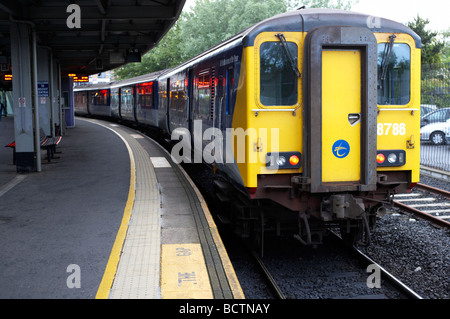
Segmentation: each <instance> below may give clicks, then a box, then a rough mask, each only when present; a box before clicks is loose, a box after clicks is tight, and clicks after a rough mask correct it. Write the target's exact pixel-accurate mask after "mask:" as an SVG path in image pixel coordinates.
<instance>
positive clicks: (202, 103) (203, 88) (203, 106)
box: [198, 71, 211, 116]
mask: <svg viewBox="0 0 450 319" xmlns="http://www.w3.org/2000/svg"><path fill="white" fill-rule="evenodd" d="M210 105H211V82H210V76H209V71H207V72H203V73H200V75H199V77H198V111H199V113H200V114H202V115H205V116H206V115H209V112H210Z"/></svg>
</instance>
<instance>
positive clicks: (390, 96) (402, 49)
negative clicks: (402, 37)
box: [377, 43, 411, 105]
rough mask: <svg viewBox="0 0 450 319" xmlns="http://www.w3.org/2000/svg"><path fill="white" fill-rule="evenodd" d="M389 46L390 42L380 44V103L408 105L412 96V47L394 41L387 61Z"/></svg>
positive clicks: (378, 87)
mask: <svg viewBox="0 0 450 319" xmlns="http://www.w3.org/2000/svg"><path fill="white" fill-rule="evenodd" d="M388 47H389V43H380V44H378V85H377V89H378V105H406V104H408V103H409V101H410V96H411V48H410V47H409V45H408V44H406V43H394V45H393V47H392V51H391V53H390V56H389V61H386V59H387V56H388V54H387V52H388V50H387V49H388ZM383 67H384V68H386V70H383ZM383 71H384V72H383ZM383 74H384V78H383Z"/></svg>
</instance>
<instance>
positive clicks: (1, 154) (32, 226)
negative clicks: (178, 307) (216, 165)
mask: <svg viewBox="0 0 450 319" xmlns="http://www.w3.org/2000/svg"><path fill="white" fill-rule="evenodd" d="M13 125H14V124H13V119H12V118H11V117H7V118H4V117H3V118H2V119H1V122H0V142H1V143H3V145H7V144H8V143H10V142H11V141H12V140H13V139H14V127H13ZM57 151H58V152H60V153H59V154H56V155H57V158H55V159H52V160H51V162H50V163H47V161H46V160H45V156H46V152H42V159H43V160H42V172H39V173H28V174H18V173H16V167H15V165H13V162H12V161H13V157H12V150H11V149H10V148H5V147H1V148H0V298H2V299H5V298H14V299H18V298H43V299H53V298H56V299H72V298H83V299H90V298H97V299H139V298H150V299H180V298H182V299H242V298H245V297H244V294H243V292H242V289H241V287H240V285H239V282H238V280H237V277H236V275H235V273H234V270H233V266H232V264H231V262H230V260H229V258H228V255H227V253H226V250H225V248H224V246H223V243H222V241H221V239H220V236H219V234H218V232H217V228H216V226H215V224H214V221H213V219H212V217H211V215H210V213H209V210H208V207H207V205H206V203H205V201H204V200H203V198H202V196H201V194H200V193H199V191H198V190H197V188H196V187H195V185H194V184H193V182H192V181H191V180H190V178H189V176H188V175H187V174H186V173H185V172H184V170H183V169H182V168H181V167H180V166H179V165H177V164H174V163H173V162H172V161H171V159H170V154H168V153H167V152H166V151H165V150H164V149H162V148H161V147H160V146H159V145H158V144H156V143H155V142H154V141H153V140H151V139H150V138H148V137H147V136H144V135H142V134H140V133H138V132H136V131H134V130H132V129H130V128H128V127H125V126H121V125H118V124H113V123H109V122H104V121H100V120H92V119H81V118H77V119H76V126H75V127H74V128H71V129H67V131H66V134H65V136H64V137H63V140H62V143H61V144H60V145H59V146H58V147H57Z"/></svg>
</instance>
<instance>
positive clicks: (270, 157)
mask: <svg viewBox="0 0 450 319" xmlns="http://www.w3.org/2000/svg"><path fill="white" fill-rule="evenodd" d="M301 158H302V154H301V153H300V152H280V153H267V155H266V167H267V168H268V169H273V170H277V169H298V168H300V167H301Z"/></svg>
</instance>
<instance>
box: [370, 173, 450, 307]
mask: <svg viewBox="0 0 450 319" xmlns="http://www.w3.org/2000/svg"><path fill="white" fill-rule="evenodd" d="M421 182H422V183H424V184H427V185H430V186H434V187H437V188H443V189H447V190H448V189H450V187H449V185H448V182H443V181H440V180H436V179H433V178H429V177H425V176H421ZM362 250H363V251H365V252H366V253H367V254H368V255H369V256H371V257H372V258H373V259H374V260H375V261H376V262H378V263H379V264H381V265H382V266H383V267H385V268H386V269H387V270H388V271H390V272H391V273H392V274H393V275H395V276H398V277H399V278H400V279H401V280H402V281H403V282H404V283H406V284H407V285H408V286H409V287H410V288H411V289H413V290H414V291H415V292H417V293H418V294H419V295H421V296H422V297H423V298H425V299H449V298H450V276H449V275H450V229H444V228H438V227H436V226H433V225H432V224H430V223H429V222H427V221H423V220H416V219H415V218H413V217H411V216H409V215H404V214H399V213H398V212H397V211H396V210H392V211H390V212H389V213H388V214H387V215H385V216H384V217H383V218H382V219H380V220H379V221H378V222H377V229H376V232H375V233H374V234H373V235H372V243H371V245H370V246H369V247H367V248H363V249H362Z"/></svg>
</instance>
